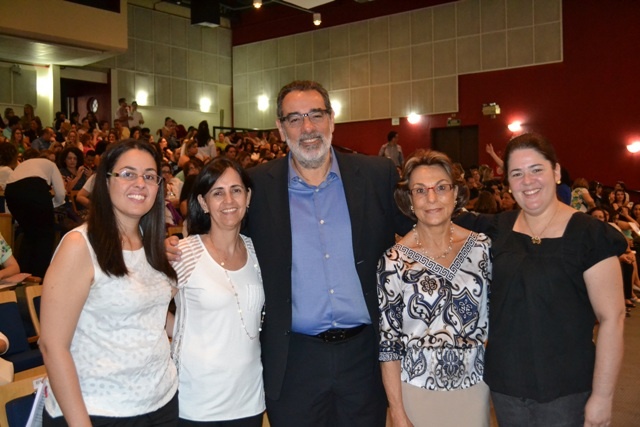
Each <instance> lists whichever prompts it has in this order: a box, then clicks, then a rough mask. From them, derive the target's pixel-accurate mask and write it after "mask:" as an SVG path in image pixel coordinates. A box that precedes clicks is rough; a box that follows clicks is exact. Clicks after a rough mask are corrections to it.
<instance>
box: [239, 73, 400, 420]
mask: <svg viewBox="0 0 640 427" xmlns="http://www.w3.org/2000/svg"><path fill="white" fill-rule="evenodd" d="M277 113H278V119H277V120H276V125H277V127H278V130H279V132H280V136H281V138H282V139H283V140H285V141H286V142H287V144H288V145H289V148H290V151H291V154H290V155H288V156H287V157H283V158H279V159H276V160H273V161H271V162H268V163H265V164H263V165H260V166H257V167H255V168H251V169H249V170H248V172H249V174H250V175H251V178H252V180H253V184H254V187H253V189H252V193H253V197H252V200H251V214H250V215H249V218H248V222H247V224H246V229H245V232H246V233H247V234H248V235H249V236H251V238H252V239H253V243H254V245H255V249H256V253H257V255H258V260H259V262H260V267H261V270H262V278H263V282H264V289H265V295H266V316H265V319H264V326H263V330H262V335H261V338H262V359H263V365H264V379H265V391H266V400H267V414H268V415H269V420H270V423H271V425H272V426H274V427H281V426H297V427H301V426H310V427H311V426H313V427H318V426H337V427H340V426H345V427H346V426H349V427H354V426H363V427H365V426H366V427H376V426H384V425H385V417H386V400H385V395H384V389H383V387H382V380H381V376H380V369H379V364H378V340H379V338H378V318H379V314H378V299H377V292H376V266H377V263H378V260H379V258H380V256H381V255H382V253H383V252H384V251H385V250H386V249H387V248H389V247H390V246H392V245H393V244H394V231H397V232H398V233H400V234H405V233H406V232H407V231H408V230H409V228H410V224H408V223H407V222H406V218H405V217H403V216H402V214H400V212H399V210H398V209H397V207H396V205H395V203H394V200H393V190H394V188H395V185H396V182H397V179H398V174H397V172H396V169H395V167H394V165H393V163H392V162H391V161H389V159H386V158H382V157H375V156H363V155H355V154H342V153H339V152H337V151H335V150H333V148H332V147H331V140H332V133H333V130H334V112H333V110H332V108H331V102H330V100H329V94H328V93H327V91H326V90H325V89H324V88H323V87H322V86H321V85H320V84H318V83H316V82H311V81H295V82H292V83H290V84H288V85H286V86H285V87H283V88H282V89H281V91H280V94H279V95H278V101H277Z"/></svg>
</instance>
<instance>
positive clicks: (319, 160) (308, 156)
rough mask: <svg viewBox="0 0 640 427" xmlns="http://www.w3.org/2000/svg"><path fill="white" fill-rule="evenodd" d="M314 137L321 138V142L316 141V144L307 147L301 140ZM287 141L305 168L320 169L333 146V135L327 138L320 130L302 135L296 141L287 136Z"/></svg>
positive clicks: (297, 159)
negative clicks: (293, 141)
mask: <svg viewBox="0 0 640 427" xmlns="http://www.w3.org/2000/svg"><path fill="white" fill-rule="evenodd" d="M312 138H319V139H320V140H321V143H319V144H318V143H314V145H312V146H310V147H307V146H305V143H303V142H301V140H308V139H312ZM286 141H287V145H288V146H289V150H291V154H292V155H293V158H294V159H295V160H296V161H297V162H298V163H299V164H300V166H301V167H302V168H304V169H318V168H319V167H320V166H322V165H323V164H324V163H325V162H326V160H327V156H328V155H329V151H330V147H331V135H329V137H328V139H327V138H325V136H324V135H322V133H320V132H313V133H309V134H303V135H300V136H299V137H298V140H297V141H296V142H295V143H292V142H291V140H290V138H289V137H288V136H286Z"/></svg>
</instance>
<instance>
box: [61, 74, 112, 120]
mask: <svg viewBox="0 0 640 427" xmlns="http://www.w3.org/2000/svg"><path fill="white" fill-rule="evenodd" d="M60 99H61V104H62V105H61V107H62V109H61V111H62V112H63V113H65V115H66V116H67V118H70V117H71V113H73V112H77V113H78V115H79V117H80V120H82V118H83V117H85V116H86V115H87V113H88V112H89V111H90V108H92V107H93V109H95V115H96V118H97V119H98V121H100V120H107V121H108V122H109V123H111V115H112V113H111V85H110V84H109V83H97V82H91V81H84V80H76V79H69V78H61V79H60Z"/></svg>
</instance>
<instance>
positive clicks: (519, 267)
mask: <svg viewBox="0 0 640 427" xmlns="http://www.w3.org/2000/svg"><path fill="white" fill-rule="evenodd" d="M517 216H518V212H517V211H513V212H505V213H503V214H499V215H495V216H493V217H488V216H482V217H474V216H472V215H466V216H465V217H464V218H462V219H461V220H460V221H457V222H459V223H461V225H463V226H470V227H471V228H472V229H474V230H475V231H482V232H484V233H486V234H488V235H489V236H490V237H491V239H492V241H493V245H492V256H493V281H492V284H491V297H490V310H489V340H488V345H487V352H486V360H485V374H484V379H485V381H486V382H487V384H488V385H489V387H490V388H491V390H492V391H496V392H498V393H503V394H507V395H510V396H516V397H526V398H529V399H533V400H536V401H538V402H549V401H551V400H554V399H556V398H558V397H561V396H567V395H570V394H574V393H580V392H586V391H589V390H591V383H592V379H593V369H594V363H595V345H594V344H593V341H592V338H593V327H594V323H595V320H596V318H595V314H594V312H593V309H592V307H591V303H590V301H589V296H588V294H587V289H586V285H585V282H584V278H583V273H584V272H585V271H586V270H588V269H589V268H590V267H592V266H594V265H595V264H597V263H598V262H600V261H602V260H604V259H606V258H609V257H611V256H618V255H620V254H622V253H623V252H624V251H625V250H626V247H627V243H626V240H625V239H624V237H623V236H622V234H621V233H619V232H618V231H617V230H615V229H614V228H613V227H612V226H610V225H608V224H606V223H604V222H601V221H598V220H596V219H595V218H592V217H590V216H589V215H586V214H583V213H580V212H577V213H575V214H574V215H573V216H572V217H571V218H570V220H569V222H568V224H567V227H566V229H565V232H564V235H563V236H562V237H558V238H543V239H542V243H541V244H538V245H536V244H533V243H532V241H531V237H530V236H528V235H526V234H522V233H518V232H515V231H513V225H514V223H515V221H516V219H517ZM610 285H611V283H602V284H600V286H610ZM620 293H621V296H620V297H621V298H622V290H620Z"/></svg>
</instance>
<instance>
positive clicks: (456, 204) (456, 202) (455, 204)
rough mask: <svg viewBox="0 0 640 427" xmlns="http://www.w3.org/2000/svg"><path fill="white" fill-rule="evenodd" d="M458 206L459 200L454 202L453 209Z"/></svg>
mask: <svg viewBox="0 0 640 427" xmlns="http://www.w3.org/2000/svg"><path fill="white" fill-rule="evenodd" d="M456 206H458V201H457V200H454V201H453V207H454V208H455V207H456Z"/></svg>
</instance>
